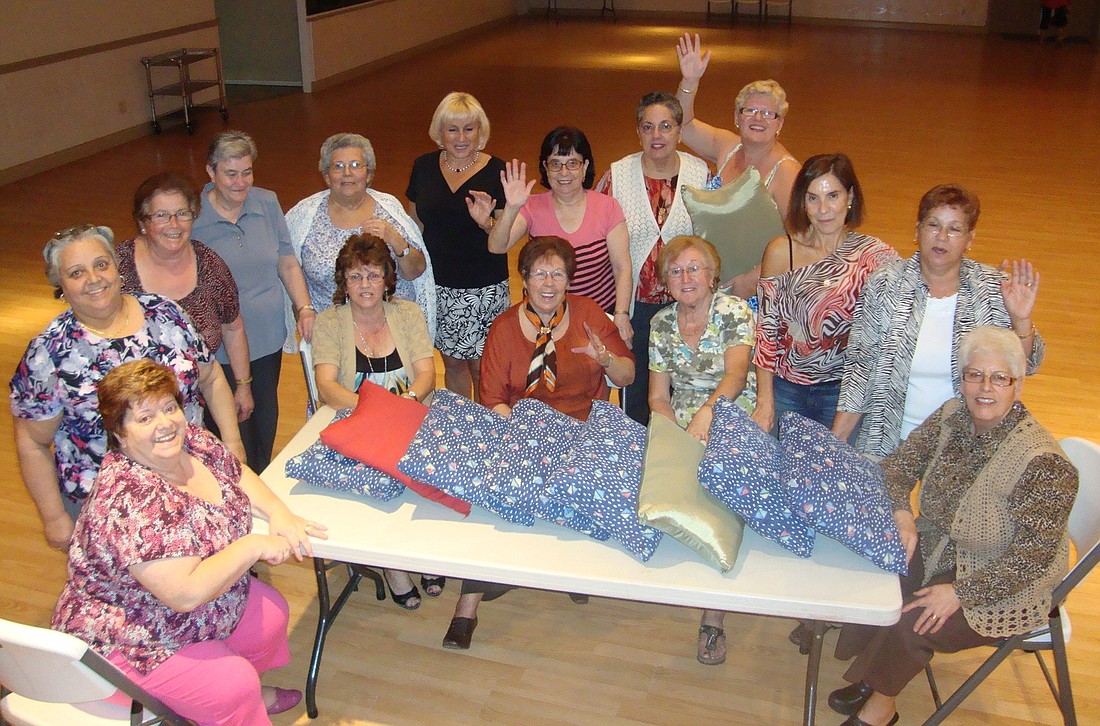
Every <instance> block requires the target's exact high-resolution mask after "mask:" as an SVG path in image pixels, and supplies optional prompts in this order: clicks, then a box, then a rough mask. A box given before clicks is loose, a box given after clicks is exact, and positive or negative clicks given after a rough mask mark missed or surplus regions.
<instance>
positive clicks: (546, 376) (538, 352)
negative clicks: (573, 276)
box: [523, 300, 565, 396]
mask: <svg viewBox="0 0 1100 726" xmlns="http://www.w3.org/2000/svg"><path fill="white" fill-rule="evenodd" d="M523 314H524V315H526V316H527V319H528V320H529V321H531V324H532V325H534V326H535V329H536V330H537V331H538V335H537V337H536V338H535V353H534V355H532V356H531V365H530V366H528V367H527V389H526V390H525V391H524V395H525V396H529V395H531V392H532V391H534V390H535V388H537V387H538V385H539V381H542V382H544V384H545V385H546V390H547V391H549V392H551V393H553V392H554V388H555V387H557V383H558V356H557V354H556V353H555V351H554V328H556V327H557V326H558V324H559V323H561V320H562V318H564V317H565V300H562V301H561V306H559V307H558V309H557V310H555V311H554V315H553V316H552V317H551V318H550V322H549V323H548V324H543V322H542V318H540V317H539V316H538V313H536V312H535V310H534V308H532V307H531V301H530V300H527V301H525V302H524V305H523Z"/></svg>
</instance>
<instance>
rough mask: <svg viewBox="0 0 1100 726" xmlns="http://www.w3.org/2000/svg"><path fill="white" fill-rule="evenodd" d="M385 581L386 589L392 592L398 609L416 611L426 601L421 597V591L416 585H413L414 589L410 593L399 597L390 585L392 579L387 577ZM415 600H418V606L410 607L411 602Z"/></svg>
mask: <svg viewBox="0 0 1100 726" xmlns="http://www.w3.org/2000/svg"><path fill="white" fill-rule="evenodd" d="M385 580H386V587H387V588H389V590H390V598H392V599H393V601H394V603H396V605H397V607H399V608H402V609H404V610H416V609H417V608H418V607H420V604H421V603H422V602H423V601H424V600H423V598H421V597H420V590H417V589H416V585H413V586H412V589H411V590H409V591H408V592H406V593H403V594H401V595H398V594H397V593H396V592H394V591H393V585H391V584H390V578H388V577H386V578H385ZM413 598H416V604H415V605H409V600H412V599H413Z"/></svg>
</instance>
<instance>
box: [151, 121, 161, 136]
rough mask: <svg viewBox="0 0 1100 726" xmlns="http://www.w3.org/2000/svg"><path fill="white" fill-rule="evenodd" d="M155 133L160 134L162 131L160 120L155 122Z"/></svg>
mask: <svg viewBox="0 0 1100 726" xmlns="http://www.w3.org/2000/svg"><path fill="white" fill-rule="evenodd" d="M153 133H154V134H159V133H160V121H154V122H153Z"/></svg>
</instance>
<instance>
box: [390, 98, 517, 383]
mask: <svg viewBox="0 0 1100 726" xmlns="http://www.w3.org/2000/svg"><path fill="white" fill-rule="evenodd" d="M428 135H429V136H430V137H431V139H432V141H434V142H435V143H436V144H437V145H438V146H439V149H440V150H439V151H433V152H431V153H428V154H424V155H423V156H421V157H420V158H418V159H417V160H416V161H415V162H414V163H413V169H412V175H411V176H410V177H409V188H408V189H407V190H406V191H405V196H407V197H408V198H409V214H410V215H411V216H412V218H413V219H415V220H416V221H417V223H418V224H419V225H420V227H421V229H423V231H424V243H425V245H426V246H427V248H428V253H429V254H430V255H431V257H432V260H433V265H434V267H435V282H436V294H437V302H436V305H437V315H436V320H437V327H438V329H437V331H436V335H435V347H436V348H438V349H439V352H440V354H442V357H443V365H444V369H445V374H444V376H445V381H446V385H447V388H448V389H449V390H451V391H454V392H455V393H459V394H461V395H463V396H469V397H470V398H473V399H475V400H476V397H477V390H478V380H479V373H478V369H479V366H480V364H481V352H482V349H483V348H484V346H485V336H486V335H488V333H489V325H490V324H491V323H492V322H493V320H494V319H495V318H496V317H497V316H498V315H500V314H501V313H502V312H504V311H505V310H507V309H508V307H509V306H510V304H511V301H510V298H509V294H508V258H507V255H498V254H493V253H490V252H489V250H488V233H489V231H490V230H491V229H492V228H493V223H494V222H495V220H496V216H499V214H500V211H499V210H500V209H502V208H503V205H504V190H503V189H502V188H501V182H500V175H501V172H502V171H503V170H504V162H503V161H502V160H501V159H498V158H496V157H494V156H490V155H489V154H487V153H485V152H484V148H485V144H486V143H487V142H488V141H489V119H488V118H487V117H486V115H485V111H484V109H482V108H481V104H480V103H478V102H477V99H476V98H474V97H473V96H471V95H470V94H468V93H462V92H460V91H456V92H453V93H449V94H447V96H446V97H445V98H444V99H443V100H442V101H441V102H440V104H439V106H438V107H437V108H436V110H435V114H434V115H433V116H432V123H431V126H430V127H429V128H428ZM475 204H479V205H482V206H483V207H485V208H486V210H488V211H491V212H492V213H491V214H489V216H488V217H487V220H486V222H484V224H483V225H479V224H478V223H477V222H475V221H474V220H473V218H472V217H471V215H470V209H469V208H470V207H473V206H474V205H475Z"/></svg>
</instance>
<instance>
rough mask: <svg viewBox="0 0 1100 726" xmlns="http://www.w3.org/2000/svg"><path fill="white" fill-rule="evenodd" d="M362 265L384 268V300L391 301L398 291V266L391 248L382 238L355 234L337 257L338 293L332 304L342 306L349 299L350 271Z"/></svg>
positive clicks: (335, 294)
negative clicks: (391, 254)
mask: <svg viewBox="0 0 1100 726" xmlns="http://www.w3.org/2000/svg"><path fill="white" fill-rule="evenodd" d="M362 265H374V266H375V267H380V268H382V275H383V277H384V280H385V283H386V292H385V294H384V295H383V296H382V299H383V300H389V299H390V298H391V297H393V293H394V291H395V290H397V266H396V265H394V264H393V258H392V257H390V248H389V247H387V246H386V243H385V242H383V241H382V238H381V237H375V236H374V235H373V234H353V235H352V236H350V237H348V241H347V242H345V243H344V246H343V247H342V248H340V254H338V255H336V274H335V279H336V292H334V293H333V294H332V304H333V305H342V304H343V303H345V302H347V297H348V281H347V274H348V270H350V269H352V268H353V267H360V266H362Z"/></svg>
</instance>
